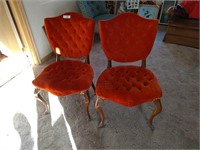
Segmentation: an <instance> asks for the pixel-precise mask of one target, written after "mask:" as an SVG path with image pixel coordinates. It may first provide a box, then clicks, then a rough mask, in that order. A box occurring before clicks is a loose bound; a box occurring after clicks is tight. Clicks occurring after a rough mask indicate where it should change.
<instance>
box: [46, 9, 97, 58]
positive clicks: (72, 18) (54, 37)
mask: <svg viewBox="0 0 200 150" xmlns="http://www.w3.org/2000/svg"><path fill="white" fill-rule="evenodd" d="M44 24H45V30H46V33H47V37H48V40H49V42H50V45H51V47H52V48H53V50H54V52H55V53H56V54H58V55H61V56H64V57H69V58H81V57H84V56H87V55H89V52H90V50H91V47H92V44H93V39H94V27H95V21H94V20H92V19H89V18H84V17H83V16H82V15H81V14H79V13H75V12H69V13H65V14H62V15H60V16H57V17H52V18H45V20H44ZM58 33H59V34H58Z"/></svg>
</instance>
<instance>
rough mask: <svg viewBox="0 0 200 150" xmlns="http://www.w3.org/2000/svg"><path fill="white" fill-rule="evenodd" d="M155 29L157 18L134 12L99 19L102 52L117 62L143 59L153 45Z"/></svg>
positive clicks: (156, 27)
mask: <svg viewBox="0 0 200 150" xmlns="http://www.w3.org/2000/svg"><path fill="white" fill-rule="evenodd" d="M157 29H158V20H149V19H145V18H142V17H140V16H138V15H137V14H134V13H123V14H120V15H118V16H116V17H115V18H113V19H110V20H104V21H99V32H100V38H101V44H102V48H103V50H104V53H105V55H106V56H107V58H108V60H114V61H118V62H133V61H138V60H145V59H146V57H147V56H148V55H149V53H150V51H151V49H152V47H153V44H154V41H155V37H156V33H157ZM116 31H117V32H116Z"/></svg>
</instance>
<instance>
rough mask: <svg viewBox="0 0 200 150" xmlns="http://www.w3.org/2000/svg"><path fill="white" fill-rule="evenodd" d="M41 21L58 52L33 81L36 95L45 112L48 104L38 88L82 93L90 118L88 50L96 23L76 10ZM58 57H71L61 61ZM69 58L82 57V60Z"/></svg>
mask: <svg viewBox="0 0 200 150" xmlns="http://www.w3.org/2000/svg"><path fill="white" fill-rule="evenodd" d="M44 24H45V30H46V34H47V37H48V40H49V43H50V45H51V47H52V49H53V51H54V52H55V53H56V55H57V62H55V63H52V64H50V65H48V66H47V67H46V68H45V69H44V70H43V71H42V72H41V73H40V74H39V75H38V76H37V77H36V78H35V79H34V80H33V81H32V83H33V85H34V86H35V87H36V90H35V94H36V98H37V100H39V101H41V102H42V103H43V104H44V105H45V107H46V111H45V112H47V111H49V105H48V103H47V102H46V101H45V100H44V99H43V98H42V96H41V95H40V91H41V90H45V91H48V92H50V93H52V94H54V95H56V96H67V95H69V94H75V93H81V94H84V97H85V108H86V112H87V115H88V117H89V118H90V115H89V103H90V97H89V92H88V89H89V88H90V86H91V85H92V79H93V69H92V67H91V66H90V65H89V53H90V50H91V47H92V43H93V39H94V25H95V22H94V21H93V20H92V19H88V18H84V17H83V16H82V15H81V14H79V13H73V12H69V13H65V14H63V15H60V16H57V17H52V18H45V20H44ZM60 56H63V57H65V58H71V59H70V60H66V59H64V60H60ZM72 58H74V59H78V58H85V62H82V61H80V60H74V59H72ZM93 88H94V86H93Z"/></svg>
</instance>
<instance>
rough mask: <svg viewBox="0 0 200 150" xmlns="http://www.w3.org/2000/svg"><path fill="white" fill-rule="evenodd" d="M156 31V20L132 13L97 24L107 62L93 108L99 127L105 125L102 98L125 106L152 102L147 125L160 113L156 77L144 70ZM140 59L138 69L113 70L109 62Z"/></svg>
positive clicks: (123, 67)
mask: <svg viewBox="0 0 200 150" xmlns="http://www.w3.org/2000/svg"><path fill="white" fill-rule="evenodd" d="M111 27H112V28H111ZM157 29H158V20H149V19H145V18H142V17H140V16H138V15H137V14H135V13H122V14H120V15H118V16H116V17H115V18H114V19H111V20H104V21H99V33H100V39H101V44H102V48H103V51H104V53H105V55H106V57H107V59H108V67H107V69H106V70H104V71H103V72H102V74H101V75H100V76H99V78H98V80H97V84H96V95H97V101H96V105H95V107H96V110H97V112H99V115H100V118H101V122H100V124H99V127H102V126H103V125H104V113H103V110H102V108H101V101H102V99H103V100H111V101H113V102H115V103H117V104H121V105H123V106H127V107H133V106H136V105H139V104H142V103H145V102H154V104H155V106H156V109H155V110H154V111H153V113H152V114H151V116H150V118H149V123H150V125H152V120H153V118H154V117H155V116H156V115H157V114H158V113H160V112H161V109H162V106H161V102H160V98H161V97H162V91H161V88H160V86H159V83H158V81H157V79H156V77H155V75H154V74H153V73H152V72H151V71H150V70H148V69H146V68H145V67H146V58H147V56H148V55H149V53H150V52H151V49H152V47H153V44H154V40H155V37H156V33H157ZM139 60H142V66H141V67H140V66H135V65H129V66H125V65H123V66H114V67H112V61H117V62H124V63H125V62H135V61H139ZM115 111H117V110H115Z"/></svg>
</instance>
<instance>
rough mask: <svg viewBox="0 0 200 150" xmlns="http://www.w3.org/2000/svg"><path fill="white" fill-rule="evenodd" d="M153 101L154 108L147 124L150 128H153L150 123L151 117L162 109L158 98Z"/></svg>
mask: <svg viewBox="0 0 200 150" xmlns="http://www.w3.org/2000/svg"><path fill="white" fill-rule="evenodd" d="M153 103H154V104H155V109H154V111H153V112H152V114H151V116H150V117H149V124H150V127H151V129H152V130H153V129H154V126H153V124H152V122H153V118H154V117H155V116H157V115H158V114H159V113H160V112H161V111H162V104H161V102H160V99H156V100H155V101H154V102H153Z"/></svg>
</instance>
